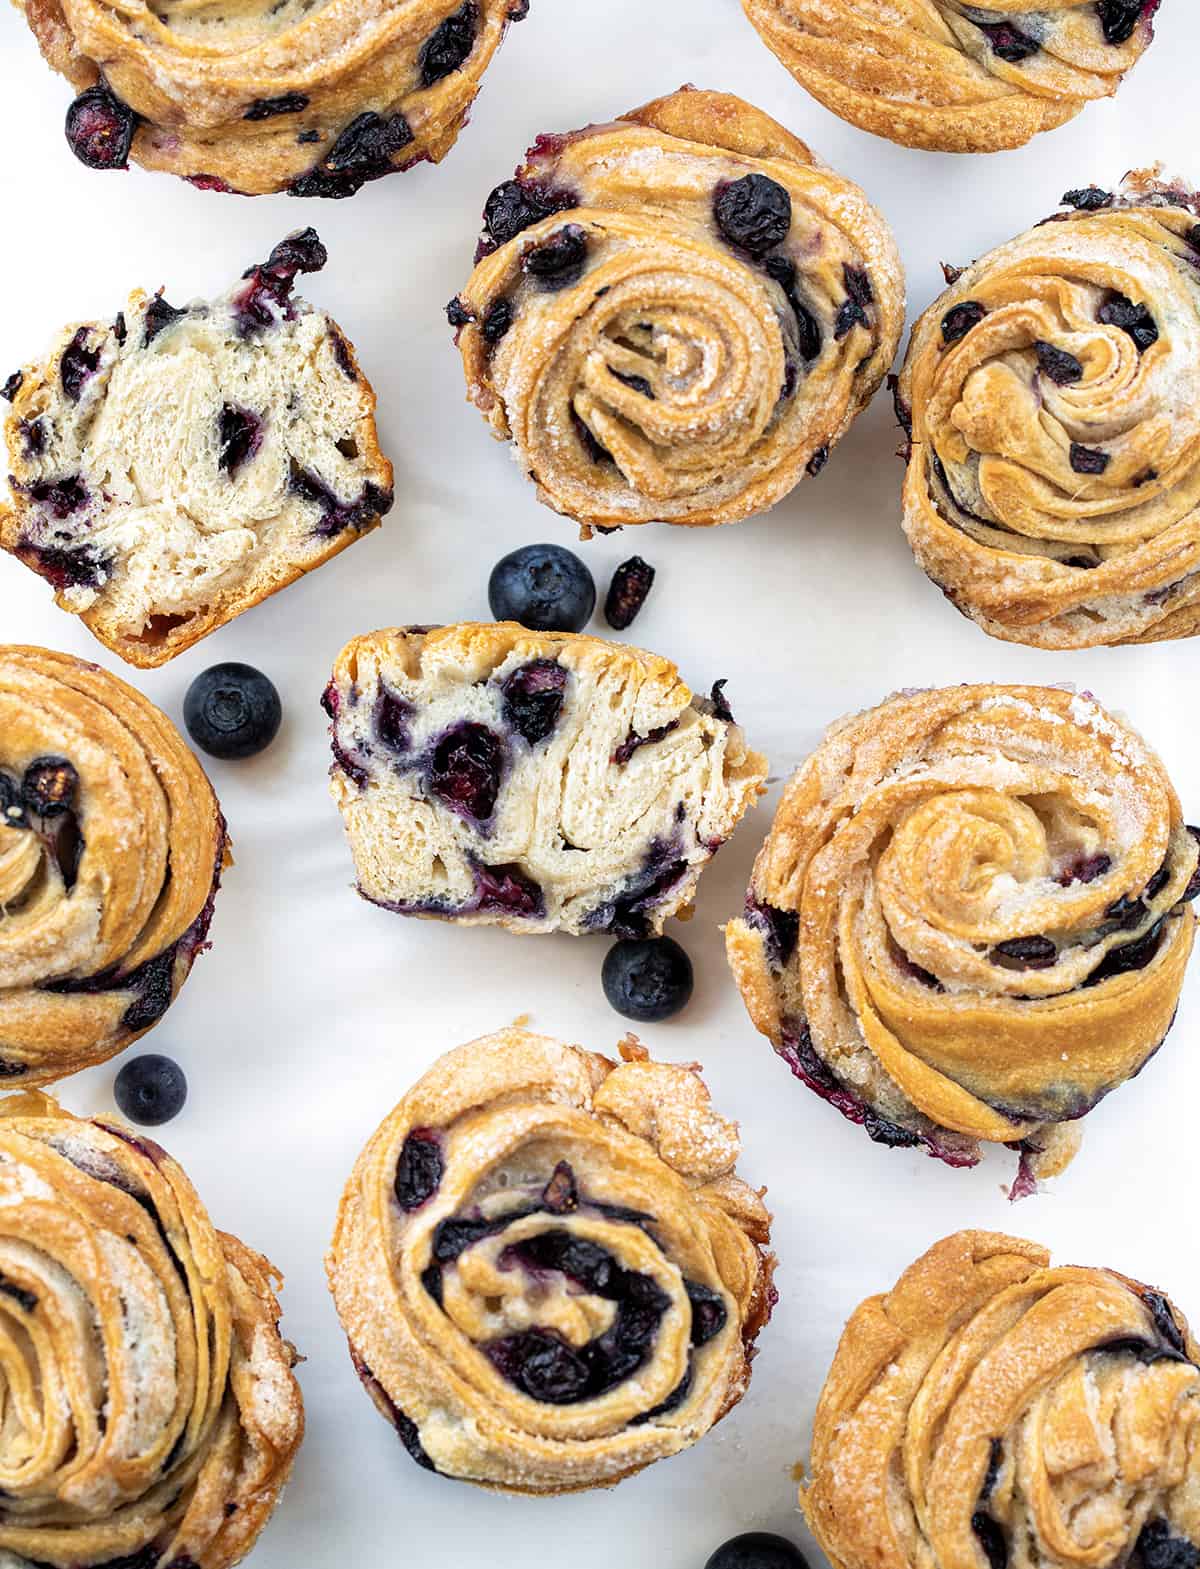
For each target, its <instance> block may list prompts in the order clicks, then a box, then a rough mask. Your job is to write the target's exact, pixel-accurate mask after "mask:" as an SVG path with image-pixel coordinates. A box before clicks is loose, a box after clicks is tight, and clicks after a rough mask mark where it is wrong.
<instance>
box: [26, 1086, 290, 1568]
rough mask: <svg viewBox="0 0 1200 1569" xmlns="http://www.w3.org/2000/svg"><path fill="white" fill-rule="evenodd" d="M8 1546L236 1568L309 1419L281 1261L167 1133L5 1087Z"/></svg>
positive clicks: (114, 1563)
mask: <svg viewBox="0 0 1200 1569" xmlns="http://www.w3.org/2000/svg"><path fill="white" fill-rule="evenodd" d="M0 1271H2V1272H3V1273H2V1293H0V1320H2V1324H0V1389H2V1390H3V1395H4V1424H3V1428H2V1429H0V1478H2V1479H3V1487H4V1508H3V1512H2V1513H0V1561H2V1562H3V1563H4V1564H5V1565H11V1566H12V1569H25V1566H28V1569H34V1566H36V1569H81V1566H84V1565H88V1566H91V1565H95V1566H97V1569H228V1566H230V1565H232V1564H236V1563H237V1562H238V1561H239V1560H240V1559H241V1558H243V1557H244V1556H245V1554H246V1553H248V1552H249V1551H250V1548H251V1547H252V1546H253V1545H254V1542H255V1539H256V1538H257V1537H258V1535H259V1532H260V1531H261V1530H262V1529H263V1527H264V1526H265V1525H266V1523H267V1521H268V1520H269V1518H270V1516H271V1514H272V1512H273V1510H274V1508H275V1506H276V1504H277V1503H278V1501H279V1495H280V1493H281V1491H282V1489H283V1486H284V1484H285V1482H286V1481H287V1478H288V1473H289V1472H290V1470H291V1467H292V1461H293V1458H294V1456H295V1452H296V1449H297V1446H298V1445H299V1443H300V1439H301V1436H302V1434H303V1430H304V1413H303V1407H302V1404H301V1399H300V1390H299V1387H298V1385H297V1383H296V1380H295V1378H294V1377H293V1375H292V1366H293V1363H294V1362H295V1361H296V1354H295V1351H294V1350H293V1348H292V1347H291V1346H290V1345H289V1344H288V1343H287V1341H285V1340H283V1339H282V1338H281V1337H280V1333H279V1327H278V1324H279V1304H278V1302H277V1301H276V1297H275V1292H276V1290H277V1289H278V1287H279V1285H280V1280H279V1276H278V1274H277V1272H276V1271H275V1270H274V1268H273V1267H272V1266H271V1264H269V1263H268V1262H267V1260H266V1259H265V1258H262V1257H261V1256H260V1255H259V1254H257V1253H255V1252H253V1251H252V1249H250V1248H248V1247H247V1246H246V1245H245V1244H244V1243H243V1242H239V1241H238V1239H237V1238H236V1237H232V1236H229V1235H228V1234H227V1233H225V1232H221V1231H217V1230H215V1229H214V1227H213V1224H212V1222H211V1220H210V1219H209V1217H208V1214H207V1212H206V1210H205V1208H204V1205H203V1204H202V1203H201V1202H200V1199H199V1197H198V1196H197V1194H196V1192H195V1189H194V1188H193V1187H192V1185H191V1183H190V1182H189V1181H188V1179H187V1177H186V1176H185V1175H184V1173H183V1171H182V1170H181V1169H180V1168H179V1166H177V1165H176V1164H175V1162H174V1161H173V1160H172V1159H171V1157H170V1156H169V1155H168V1154H167V1152H166V1151H165V1150H164V1149H161V1148H160V1147H159V1146H158V1145H157V1144H155V1143H153V1142H152V1141H151V1140H149V1139H145V1138H141V1137H135V1136H134V1135H133V1134H131V1133H129V1132H128V1131H127V1130H126V1129H124V1128H123V1127H122V1126H121V1125H120V1124H119V1123H108V1122H105V1121H103V1120H94V1121H86V1120H81V1119H80V1118H77V1117H73V1116H71V1115H70V1113H68V1112H66V1111H64V1110H63V1109H62V1108H61V1107H60V1106H58V1105H57V1104H56V1103H55V1102H54V1101H53V1100H51V1099H50V1098H49V1097H48V1096H45V1095H40V1094H37V1093H36V1092H31V1093H28V1094H24V1095H19V1096H12V1097H9V1098H8V1099H7V1101H5V1102H0Z"/></svg>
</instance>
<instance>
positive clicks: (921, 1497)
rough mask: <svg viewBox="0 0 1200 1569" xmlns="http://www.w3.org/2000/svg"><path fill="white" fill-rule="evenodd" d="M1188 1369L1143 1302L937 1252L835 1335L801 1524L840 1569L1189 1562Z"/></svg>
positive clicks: (1193, 1401)
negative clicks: (837, 1338)
mask: <svg viewBox="0 0 1200 1569" xmlns="http://www.w3.org/2000/svg"><path fill="white" fill-rule="evenodd" d="M1198 1358H1200V1347H1198V1346H1197V1344H1196V1342H1195V1340H1194V1339H1193V1337H1192V1335H1191V1333H1190V1331H1189V1329H1188V1325H1187V1321H1186V1320H1185V1319H1184V1317H1183V1315H1182V1314H1181V1313H1180V1312H1179V1310H1178V1309H1177V1308H1175V1307H1174V1306H1173V1305H1172V1304H1171V1303H1170V1301H1168V1299H1167V1298H1166V1297H1165V1296H1164V1295H1163V1294H1162V1293H1161V1292H1159V1291H1155V1290H1153V1289H1152V1288H1151V1287H1149V1286H1144V1285H1141V1284H1140V1283H1139V1282H1138V1281H1135V1280H1129V1279H1127V1278H1126V1277H1124V1276H1123V1275H1118V1274H1116V1273H1115V1272H1114V1271H1112V1270H1107V1269H1091V1268H1082V1267H1071V1266H1058V1267H1052V1266H1051V1263H1050V1255H1049V1253H1048V1252H1047V1251H1046V1250H1045V1249H1044V1248H1041V1247H1039V1246H1037V1244H1035V1243H1032V1242H1022V1241H1020V1240H1018V1239H1017V1238H1015V1237H1006V1236H1002V1235H998V1234H996V1233H992V1232H983V1231H964V1232H959V1233H958V1234H957V1235H956V1236H952V1237H947V1238H946V1239H945V1240H944V1241H942V1242H939V1243H937V1244H935V1245H934V1246H933V1247H932V1248H930V1250H929V1251H928V1252H927V1253H926V1254H925V1255H924V1256H923V1257H921V1258H919V1259H918V1260H917V1261H916V1263H915V1264H913V1265H911V1266H910V1267H909V1268H908V1269H907V1270H905V1272H904V1274H903V1275H902V1276H901V1277H900V1279H899V1281H898V1282H897V1284H896V1285H895V1286H894V1287H893V1288H892V1290H891V1291H889V1292H888V1293H887V1294H886V1295H883V1296H877V1297H871V1298H869V1299H868V1300H867V1301H865V1302H864V1303H862V1305H861V1306H860V1307H859V1308H858V1309H857V1311H856V1312H855V1313H854V1315H853V1317H852V1318H851V1319H850V1322H849V1324H848V1325H847V1327H846V1331H845V1333H844V1335H843V1336H842V1340H841V1344H840V1345H839V1347H838V1351H837V1355H836V1356H835V1358H834V1362H833V1366H832V1368H831V1369H830V1373H829V1377H828V1380H827V1381H826V1384H825V1389H824V1392H823V1393H822V1395H821V1399H820V1402H819V1404H818V1406H817V1414H816V1423H815V1427H814V1431H813V1445H812V1457H811V1465H810V1468H809V1479H808V1484H807V1486H806V1487H805V1488H804V1489H803V1490H802V1492H801V1503H802V1505H803V1508H804V1512H805V1514H806V1516H807V1517H808V1523H809V1525H810V1526H811V1527H812V1530H813V1532H814V1534H815V1535H816V1537H817V1540H818V1541H819V1542H820V1544H821V1547H822V1548H823V1549H824V1551H825V1552H826V1554H827V1555H828V1556H829V1559H830V1561H831V1562H832V1564H833V1565H834V1566H835V1569H868V1566H870V1569H917V1566H923V1569H931V1566H938V1569H952V1566H953V1569H980V1566H981V1565H991V1566H993V1569H1005V1566H1008V1569H1035V1566H1038V1569H1116V1566H1118V1565H1124V1564H1127V1563H1130V1562H1132V1563H1136V1564H1142V1565H1145V1566H1146V1569H1167V1566H1168V1565H1185V1564H1191V1563H1195V1561H1196V1557H1197V1549H1198V1548H1200V1503H1198V1499H1200V1369H1198V1368H1197V1365H1196V1364H1197V1359H1198Z"/></svg>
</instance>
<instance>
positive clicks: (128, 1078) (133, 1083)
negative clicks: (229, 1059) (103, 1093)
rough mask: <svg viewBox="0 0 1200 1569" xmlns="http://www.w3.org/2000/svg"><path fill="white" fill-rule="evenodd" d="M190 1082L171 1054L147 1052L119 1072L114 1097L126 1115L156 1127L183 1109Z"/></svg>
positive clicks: (144, 1125)
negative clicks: (168, 1055)
mask: <svg viewBox="0 0 1200 1569" xmlns="http://www.w3.org/2000/svg"><path fill="white" fill-rule="evenodd" d="M187 1093H188V1085H187V1078H186V1076H185V1074H184V1071H183V1069H182V1068H181V1067H180V1066H179V1064H178V1063H177V1062H174V1061H172V1059H171V1058H170V1057H163V1056H160V1055H159V1054H158V1053H157V1052H147V1053H146V1054H145V1055H144V1056H142V1057H132V1058H131V1059H130V1060H129V1061H128V1062H127V1063H126V1064H125V1066H124V1067H123V1068H122V1069H121V1071H120V1073H118V1074H117V1077H116V1082H115V1083H114V1084H113V1098H114V1099H115V1100H116V1103H117V1105H118V1107H119V1108H120V1110H121V1113H122V1115H123V1116H126V1117H128V1118H129V1120H130V1122H137V1123H140V1124H141V1125H142V1126H143V1127H147V1128H156V1127H158V1126H159V1125H160V1124H162V1123H164V1122H170V1120H171V1118H172V1117H177V1116H178V1115H179V1113H180V1112H181V1111H182V1110H183V1106H184V1102H185V1101H186V1100H187Z"/></svg>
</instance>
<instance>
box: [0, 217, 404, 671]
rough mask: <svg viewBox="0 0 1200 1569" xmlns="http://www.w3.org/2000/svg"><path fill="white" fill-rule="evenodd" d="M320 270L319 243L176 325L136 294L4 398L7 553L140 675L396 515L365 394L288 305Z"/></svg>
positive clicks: (63, 339) (58, 346)
mask: <svg viewBox="0 0 1200 1569" xmlns="http://www.w3.org/2000/svg"><path fill="white" fill-rule="evenodd" d="M289 247H291V248H292V250H293V252H294V254H295V255H296V256H302V258H303V259H302V263H300V264H297V263H296V262H295V261H294V259H293V261H292V262H289V261H288V259H287V254H286V253H287V251H288V248H289ZM280 257H283V258H284V259H283V260H282V261H280V260H278V258H280ZM324 259H325V258H324V248H323V247H322V246H321V244H320V241H319V240H318V239H317V237H316V235H315V234H314V232H313V231H312V230H311V229H310V230H307V231H304V232H303V233H302V234H300V235H298V236H292V237H290V238H289V239H288V240H285V241H283V242H282V244H281V245H280V246H279V247H277V248H276V250H275V251H274V252H273V253H272V256H271V258H270V259H269V260H268V261H267V262H265V263H262V264H261V265H260V266H259V267H257V268H252V269H250V271H249V272H248V273H247V274H246V276H245V277H244V278H243V279H242V280H241V282H239V283H238V284H236V285H235V286H234V287H233V289H231V290H230V291H229V293H228V294H227V295H225V296H223V297H221V298H220V299H217V300H213V301H208V302H206V301H196V302H194V303H193V304H191V305H189V306H187V307H185V308H183V309H181V310H178V311H175V310H174V309H173V308H172V307H171V306H169V305H165V306H164V302H163V300H162V297H161V291H160V293H159V294H157V295H154V296H147V295H146V294H145V293H144V292H142V291H141V290H135V291H134V292H133V293H132V294H131V295H130V297H129V300H128V302H127V304H126V306H125V308H124V310H123V311H122V312H121V313H120V314H119V315H118V316H117V317H116V319H115V320H114V321H112V322H87V323H83V324H80V323H72V324H71V325H70V326H68V327H66V328H64V329H63V331H62V332H61V333H60V334H59V336H58V338H57V340H56V342H55V344H54V346H53V348H52V349H51V351H50V353H49V354H48V355H47V356H46V358H45V359H44V360H40V361H31V362H30V363H28V364H27V365H25V366H23V367H22V368H21V369H20V370H19V371H18V372H16V373H15V374H14V375H13V377H12V378H11V381H10V382H9V384H8V395H10V397H11V403H12V408H11V411H10V413H9V415H8V419H7V421H6V423H5V426H4V434H5V440H6V443H7V448H8V473H9V483H10V489H11V495H10V498H9V500H8V502H7V503H5V502H4V500H3V499H0V547H2V548H4V549H5V550H8V551H10V552H11V553H12V554H14V555H15V556H17V557H18V558H19V559H20V560H22V561H24V562H25V563H26V565H27V566H29V567H31V568H32V569H33V570H34V571H35V572H37V573H39V575H41V576H43V577H45V578H46V579H47V580H48V581H49V582H50V583H51V585H52V586H53V587H54V589H55V601H56V603H57V604H58V605H59V606H60V607H61V608H62V609H64V610H68V611H71V612H73V613H74V614H77V615H78V616H79V617H80V618H81V620H82V621H83V622H84V623H85V625H86V626H87V627H88V629H89V630H90V631H91V632H92V633H93V634H94V635H95V636H96V637H97V638H98V639H99V640H100V641H101V642H102V643H103V644H104V645H105V646H106V647H108V648H110V649H111V650H112V651H113V652H114V653H116V654H119V655H120V657H121V658H122V659H124V660H125V661H127V662H128V663H129V664H131V665H135V666H138V667H140V668H142V669H150V668H153V667H155V666H158V665H162V664H165V663H166V662H167V661H168V660H170V659H173V658H174V657H175V656H176V654H179V653H182V652H183V651H184V649H187V648H190V647H191V646H192V645H193V644H194V643H196V642H198V641H199V639H201V638H202V637H205V636H207V635H208V633H210V632H212V631H214V630H215V629H216V628H217V627H219V626H222V625H224V623H225V622H227V621H229V620H231V619H232V618H233V617H234V616H238V615H240V614H241V613H242V612H243V611H245V610H249V609H251V608H252V607H253V606H254V605H257V604H259V603H261V601H263V600H264V599H267V598H268V597H269V596H270V595H272V594H275V593H278V592H279V590H280V589H281V588H286V587H287V586H288V584H289V583H293V582H295V580H296V579H297V578H299V577H302V576H303V575H304V574H305V573H306V572H309V571H311V570H312V569H313V568H314V567H318V566H320V565H322V563H324V562H326V561H328V560H330V559H331V557H333V556H336V555H337V554H339V552H341V551H342V550H345V549H346V547H347V546H348V545H350V544H353V543H354V541H355V540H357V539H360V538H361V537H362V536H363V535H364V534H367V533H370V532H371V530H373V529H375V528H377V527H378V526H379V521H380V516H381V514H383V513H385V512H387V510H388V509H389V507H390V506H391V504H392V467H391V464H390V463H389V462H388V461H387V459H386V458H385V457H384V456H383V454H382V453H381V451H380V449H379V442H378V437H377V433H376V429H375V417H374V415H375V393H374V390H373V389H372V387H371V384H370V383H369V382H368V381H367V379H366V377H365V376H364V375H363V373H362V370H361V369H360V367H359V364H358V360H357V358H356V357H355V354H354V351H353V349H352V348H351V346H350V344H349V343H348V341H347V340H346V338H345V337H344V336H343V334H342V333H341V331H340V330H339V329H338V327H337V325H336V323H335V322H334V321H333V320H332V319H331V318H330V317H328V316H326V315H324V314H323V313H322V312H321V311H318V310H316V309H315V308H314V307H312V306H310V305H309V304H307V303H306V302H305V301H303V300H301V299H298V298H294V297H292V295H291V287H292V278H293V277H294V273H295V272H296V271H297V270H302V271H315V270H316V269H317V268H319V267H320V266H321V265H322V264H323V262H324ZM264 279H265V280H266V281H265V286H264V283H263V280H264ZM281 280H282V281H281ZM164 316H165V318H166V319H165V320H164V319H163V317H164Z"/></svg>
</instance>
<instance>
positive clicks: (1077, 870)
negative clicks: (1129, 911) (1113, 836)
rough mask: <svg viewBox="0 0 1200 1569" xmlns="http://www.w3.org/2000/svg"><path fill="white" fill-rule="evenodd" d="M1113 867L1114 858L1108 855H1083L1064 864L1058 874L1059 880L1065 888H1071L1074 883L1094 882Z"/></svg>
mask: <svg viewBox="0 0 1200 1569" xmlns="http://www.w3.org/2000/svg"><path fill="white" fill-rule="evenodd" d="M1111 869H1112V859H1111V857H1110V856H1107V855H1103V854H1101V855H1083V856H1080V857H1079V858H1078V859H1077V860H1074V861H1072V862H1071V863H1070V865H1069V866H1064V867H1063V869H1062V871H1061V872H1059V874H1058V879H1057V880H1058V882H1059V883H1060V884H1061V885H1062V887H1064V888H1069V887H1070V886H1071V884H1072V883H1094V882H1095V881H1096V879H1097V877H1103V876H1104V874H1105V873H1106V872H1108V871H1110V870H1111Z"/></svg>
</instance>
